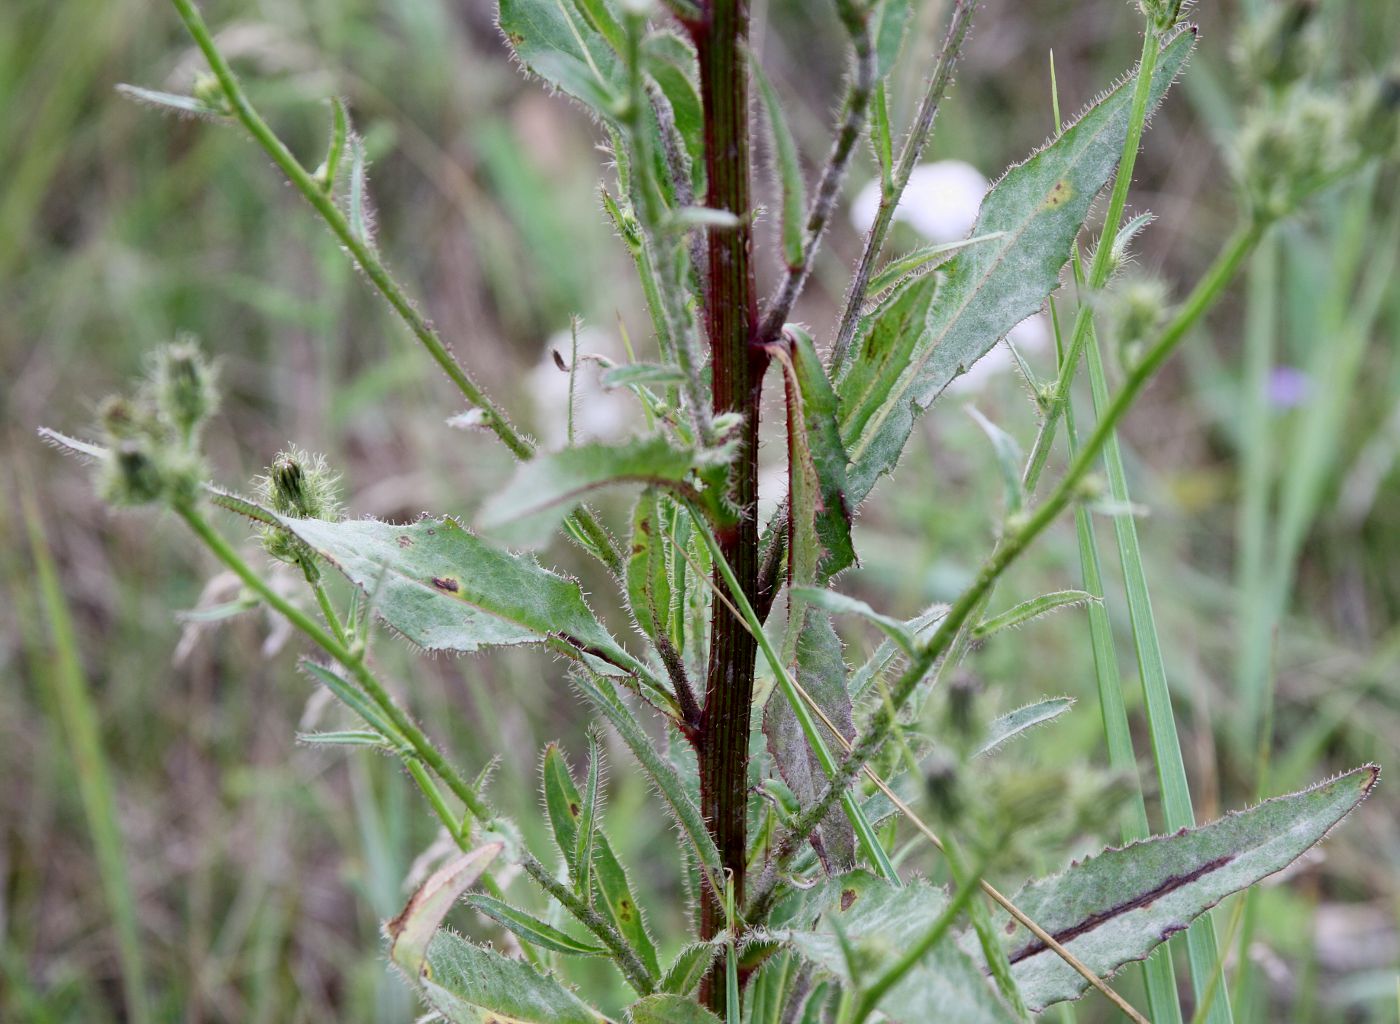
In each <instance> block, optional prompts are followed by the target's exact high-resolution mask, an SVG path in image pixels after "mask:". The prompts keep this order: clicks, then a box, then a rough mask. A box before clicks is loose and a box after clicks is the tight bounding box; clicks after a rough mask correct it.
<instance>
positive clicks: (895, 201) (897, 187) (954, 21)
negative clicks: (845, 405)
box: [830, 0, 976, 373]
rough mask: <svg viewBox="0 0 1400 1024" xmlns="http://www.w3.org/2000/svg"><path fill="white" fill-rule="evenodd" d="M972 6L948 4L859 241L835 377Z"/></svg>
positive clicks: (961, 0)
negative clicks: (922, 86)
mask: <svg viewBox="0 0 1400 1024" xmlns="http://www.w3.org/2000/svg"><path fill="white" fill-rule="evenodd" d="M974 6H976V5H975V4H974V3H973V0H953V11H952V14H951V15H950V16H949V20H948V32H947V34H946V35H945V36H944V37H943V46H942V48H941V49H940V50H939V52H938V59H937V61H936V62H935V64H934V68H933V75H932V76H931V77H930V78H929V83H928V91H927V92H925V93H924V98H923V101H922V102H921V103H920V104H919V112H918V113H917V114H916V115H915V117H914V126H913V127H912V128H910V129H909V137H908V138H906V139H905V140H904V148H903V149H901V150H900V152H899V165H898V167H896V168H895V172H894V181H893V182H892V184H891V187H890V188H889V189H888V190H887V191H886V190H882V191H881V194H880V209H879V211H878V212H877V213H876V215H875V223H874V224H872V225H870V234H869V235H867V236H866V239H865V249H864V251H862V252H861V254H860V263H859V264H858V265H857V266H856V273H855V276H854V277H853V278H852V279H851V288H850V291H849V292H848V293H847V295H846V308H845V310H844V312H842V314H841V326H840V327H839V328H838V329H837V332H836V342H835V344H834V345H833V346H832V349H831V363H830V365H831V369H832V372H833V373H836V372H839V371H840V369H841V363H842V362H843V361H844V360H845V358H846V353H847V352H848V351H849V350H850V347H851V339H852V338H854V337H855V333H856V325H857V324H858V323H859V322H860V310H861V307H862V306H863V305H864V304H865V295H866V292H867V291H868V290H869V288H870V277H871V275H872V274H873V273H874V272H875V261H876V260H878V259H879V258H880V251H881V250H882V249H883V248H884V247H885V239H886V237H887V236H888V235H889V232H890V225H891V224H892V223H893V222H894V212H895V210H896V209H897V208H898V207H899V200H900V197H901V196H902V195H903V194H904V188H905V186H906V185H908V184H909V175H911V174H912V173H913V172H914V167H915V165H916V164H918V162H919V158H920V157H921V156H923V152H924V146H926V145H927V144H928V140H929V136H930V135H931V134H932V133H933V119H934V117H935V116H937V114H938V106H939V104H940V103H942V102H943V94H944V93H946V92H947V91H948V86H949V85H950V84H951V83H952V81H953V68H954V67H955V66H956V65H957V62H958V55H959V54H960V53H961V52H962V44H963V40H964V39H965V38H967V30H968V26H969V25H970V24H971V21H972V9H973V7H974Z"/></svg>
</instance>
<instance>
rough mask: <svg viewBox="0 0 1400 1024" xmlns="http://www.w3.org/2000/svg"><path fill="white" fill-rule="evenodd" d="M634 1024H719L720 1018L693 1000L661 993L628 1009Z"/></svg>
mask: <svg viewBox="0 0 1400 1024" xmlns="http://www.w3.org/2000/svg"><path fill="white" fill-rule="evenodd" d="M627 1016H628V1019H630V1020H631V1022H632V1024H719V1018H718V1017H716V1016H715V1015H714V1014H713V1013H711V1012H710V1011H709V1010H707V1009H705V1008H704V1007H703V1006H700V1005H699V1004H697V1003H696V1002H695V1001H694V1000H692V999H684V998H682V997H681V996H677V995H668V994H665V993H660V994H657V995H654V996H647V997H646V998H645V999H641V1000H638V1001H637V1002H635V1003H633V1004H632V1005H631V1006H629V1007H628V1008H627Z"/></svg>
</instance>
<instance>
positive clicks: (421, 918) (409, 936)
mask: <svg viewBox="0 0 1400 1024" xmlns="http://www.w3.org/2000/svg"><path fill="white" fill-rule="evenodd" d="M501 849H502V846H501V844H500V843H487V844H486V845H485V846H480V847H477V848H476V849H475V850H468V851H467V852H466V853H463V854H461V855H460V856H457V857H454V858H453V859H452V860H450V861H448V862H447V863H446V864H444V865H443V866H442V867H440V868H438V869H437V870H436V871H434V872H433V873H432V874H431V875H430V876H428V880H427V881H425V882H424V883H423V884H422V885H420V886H419V887H418V889H417V891H415V892H414V894H413V896H412V897H410V898H409V901H408V903H407V905H405V906H404V908H403V910H402V911H400V912H399V916H398V917H396V918H394V919H393V920H392V921H390V922H389V923H388V924H386V925H385V926H384V930H385V932H386V933H387V934H388V936H389V957H390V959H392V960H393V961H394V963H395V964H396V965H397V966H398V967H399V968H400V969H401V970H402V971H403V972H404V974H405V975H406V976H407V977H409V978H410V979H417V978H418V977H419V976H420V975H421V974H422V973H423V968H424V966H425V964H426V962H427V959H428V944H429V943H430V942H431V941H432V938H433V936H434V935H435V934H437V930H438V928H440V927H441V926H442V919H443V918H444V917H446V916H447V912H448V911H449V910H451V909H452V906H453V904H455V903H456V902H457V900H458V899H459V898H460V897H461V895H462V893H464V892H466V891H467V889H468V888H470V887H471V886H472V885H473V884H474V883H475V882H476V880H477V879H478V878H480V877H481V875H482V873H483V872H485V871H486V869H487V868H488V867H490V866H491V862H492V861H493V860H495V859H496V856H497V854H499V853H500V852H501Z"/></svg>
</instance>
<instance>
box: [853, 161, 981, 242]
mask: <svg viewBox="0 0 1400 1024" xmlns="http://www.w3.org/2000/svg"><path fill="white" fill-rule="evenodd" d="M990 184H991V183H990V182H989V181H987V179H986V178H985V177H983V175H982V172H981V171H979V170H978V169H977V168H976V167H973V166H972V165H971V164H969V163H964V162H963V161H961V160H939V161H938V162H936V163H931V164H920V165H919V166H918V167H915V168H914V170H913V172H912V173H911V174H910V175H909V184H908V185H907V186H906V187H905V189H904V195H902V196H901V197H900V199H899V206H897V207H896V208H895V211H894V219H895V220H897V221H904V222H905V223H906V224H908V225H909V226H910V227H912V228H913V229H914V230H915V231H917V232H918V233H919V234H921V235H923V236H924V237H925V238H927V239H928V240H929V241H930V242H934V243H941V242H956V241H958V240H959V239H961V238H965V237H966V236H967V233H968V232H969V231H971V230H972V225H973V224H974V223H975V222H976V220H977V210H978V208H979V207H981V205H982V197H983V196H984V195H986V194H987V188H988V187H989V186H990ZM879 209H880V182H879V179H876V180H875V181H872V182H870V184H868V185H866V186H865V187H864V188H863V189H861V190H860V193H859V195H857V196H856V198H855V202H853V203H852V204H851V223H853V224H854V225H855V227H856V230H858V231H869V230H870V225H871V224H873V223H875V215H876V213H877V212H878V211H879Z"/></svg>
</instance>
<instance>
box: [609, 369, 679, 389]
mask: <svg viewBox="0 0 1400 1024" xmlns="http://www.w3.org/2000/svg"><path fill="white" fill-rule="evenodd" d="M598 383H600V384H601V385H602V386H603V388H604V389H606V390H611V389H613V388H624V387H638V386H640V385H655V384H660V385H662V386H665V385H668V384H683V383H685V371H684V370H682V369H681V368H680V367H679V366H666V365H661V364H658V363H624V364H623V365H621V366H610V367H608V368H607V369H606V370H604V371H603V372H602V373H601V374H599V375H598Z"/></svg>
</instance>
